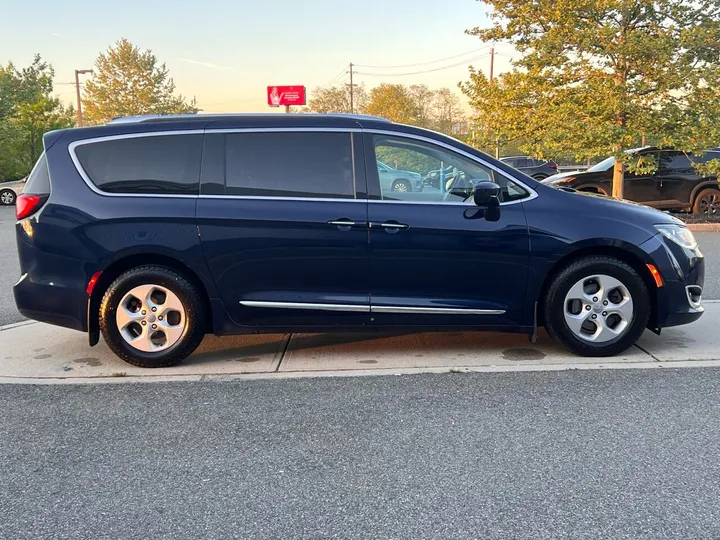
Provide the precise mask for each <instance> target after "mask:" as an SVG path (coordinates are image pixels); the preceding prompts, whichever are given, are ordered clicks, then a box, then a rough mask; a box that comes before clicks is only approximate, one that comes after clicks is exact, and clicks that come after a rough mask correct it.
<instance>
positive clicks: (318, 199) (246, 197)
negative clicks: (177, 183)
mask: <svg viewBox="0 0 720 540" xmlns="http://www.w3.org/2000/svg"><path fill="white" fill-rule="evenodd" d="M193 197H195V195H193ZM197 198H199V199H239V200H250V201H306V202H349V203H362V204H367V203H368V200H367V199H355V198H353V199H342V198H340V197H337V198H331V197H274V196H271V195H208V194H200V195H198V196H197Z"/></svg>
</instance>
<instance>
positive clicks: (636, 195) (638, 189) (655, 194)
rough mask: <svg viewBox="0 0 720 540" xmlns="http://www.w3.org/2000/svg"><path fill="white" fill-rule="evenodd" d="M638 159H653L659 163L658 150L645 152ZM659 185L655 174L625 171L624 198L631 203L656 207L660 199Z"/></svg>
mask: <svg viewBox="0 0 720 540" xmlns="http://www.w3.org/2000/svg"><path fill="white" fill-rule="evenodd" d="M637 157H640V158H643V157H652V158H653V159H654V160H655V162H656V163H657V161H658V152H657V150H651V151H643V152H642V153H641V154H639V155H638V156H637ZM658 187H659V184H658V182H657V179H656V178H655V174H653V173H647V172H644V173H637V174H636V173H632V172H630V171H628V170H627V169H626V170H625V185H624V193H623V197H624V198H625V199H627V200H629V201H634V202H639V203H643V204H647V205H650V206H656V205H657V202H658V200H659V199H660V192H659V191H658Z"/></svg>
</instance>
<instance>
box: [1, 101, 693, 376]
mask: <svg viewBox="0 0 720 540" xmlns="http://www.w3.org/2000/svg"><path fill="white" fill-rule="evenodd" d="M43 147H44V149H45V150H44V152H43V154H42V156H41V157H40V160H39V161H38V164H37V165H36V166H35V169H34V170H33V173H32V175H31V177H30V178H29V180H28V183H27V187H26V189H25V193H23V195H21V196H20V197H19V198H18V201H17V205H16V217H17V224H16V226H15V232H16V235H17V245H18V255H19V260H20V272H21V275H20V279H19V280H18V282H17V283H16V284H15V287H14V294H15V302H16V304H17V306H18V309H19V311H20V313H22V314H23V315H25V316H26V317H29V318H32V319H36V320H39V321H44V322H47V323H51V324H56V325H59V326H65V327H69V328H74V329H76V330H81V331H83V332H87V333H88V337H89V343H90V345H95V344H97V343H98V341H99V336H100V333H102V335H103V337H104V339H105V342H106V343H107V344H108V346H109V347H110V348H111V349H112V350H113V351H114V352H115V353H116V354H117V355H118V356H119V357H120V358H123V359H124V360H126V361H127V362H130V363H132V364H135V365H138V366H143V367H162V366H169V365H173V364H177V363H178V362H180V361H181V360H182V359H183V358H185V357H186V356H188V355H189V354H190V353H191V352H192V351H193V350H194V349H195V348H196V347H197V346H198V344H199V343H200V341H201V340H202V339H203V337H204V336H205V334H207V333H215V334H218V335H229V334H242V333H248V334H250V333H252V334H256V333H286V332H310V333H312V332H349V331H360V332H368V331H373V330H385V331H388V330H389V331H393V332H402V331H411V330H415V331H417V330H422V331H450V330H457V329H459V328H463V329H477V330H503V331H512V332H522V333H526V334H527V335H528V336H530V337H531V339H534V337H535V336H536V335H537V331H538V327H540V326H544V327H545V328H546V329H547V331H548V332H549V333H550V335H551V336H553V338H555V339H556V340H558V341H559V342H560V343H562V344H564V345H565V346H566V347H568V348H569V349H570V350H572V351H574V352H575V353H577V354H580V355H585V356H610V355H615V354H619V353H621V352H623V351H625V350H626V349H627V348H628V347H630V346H632V345H633V344H634V343H635V341H636V340H637V339H638V338H639V337H640V335H641V334H642V333H643V332H644V330H645V329H646V328H650V329H651V330H653V331H655V332H660V330H661V329H662V328H664V327H668V326H677V325H681V324H687V323H690V322H692V321H694V320H696V319H698V318H699V317H700V316H702V314H703V312H704V308H703V306H702V292H703V279H704V258H703V255H702V252H701V251H700V250H699V249H698V246H697V242H696V241H695V238H694V236H693V233H692V232H691V231H690V230H688V228H687V227H686V226H685V224H684V223H682V222H681V221H680V220H678V219H676V218H674V217H673V216H670V215H668V214H666V213H663V212H658V211H656V210H653V209H651V208H647V207H644V206H641V205H637V204H631V203H628V202H626V201H618V200H614V199H610V198H607V197H598V196H594V195H590V194H587V193H580V192H576V191H565V190H560V189H553V188H551V187H549V186H546V185H543V184H542V183H539V182H536V181H535V180H533V179H532V178H530V177H528V176H526V175H524V174H521V173H520V172H518V171H517V170H515V169H513V168H512V167H508V166H507V165H506V164H504V163H502V162H500V161H498V160H496V159H494V158H492V157H491V156H488V155H487V154H484V153H482V152H480V151H478V150H476V149H475V148H472V147H470V146H467V145H465V144H463V143H462V142H460V141H458V140H456V139H453V138H451V137H447V136H445V135H442V134H440V133H434V132H431V131H427V130H424V129H419V128H416V127H412V126H405V125H399V124H395V123H392V122H389V121H387V120H383V119H380V118H374V117H365V116H351V117H349V116H348V115H337V116H335V115H329V114H321V115H312V114H299V115H293V114H268V115H265V116H256V115H249V116H248V115H202V116H201V115H179V116H162V117H141V118H135V119H129V120H128V121H125V122H122V123H113V124H108V125H104V126H94V127H86V128H75V129H67V130H58V131H51V132H50V133H47V134H45V136H44V138H43ZM388 154H395V155H397V156H398V159H399V161H400V162H402V163H423V164H424V166H425V167H426V168H427V169H428V170H432V169H436V168H439V167H440V166H441V164H442V166H445V165H446V164H449V165H452V166H453V167H454V168H455V169H456V170H457V171H458V172H457V174H456V175H455V177H454V181H453V182H452V184H451V185H449V186H448V189H447V190H424V191H422V192H419V193H415V192H402V191H397V190H393V189H392V187H390V188H389V189H388V188H387V187H383V183H382V182H381V181H380V179H379V176H380V173H379V170H378V167H377V161H376V160H377V156H383V155H388Z"/></svg>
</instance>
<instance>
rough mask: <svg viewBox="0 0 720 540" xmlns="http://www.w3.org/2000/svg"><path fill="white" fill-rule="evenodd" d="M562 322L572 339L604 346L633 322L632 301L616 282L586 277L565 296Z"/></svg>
mask: <svg viewBox="0 0 720 540" xmlns="http://www.w3.org/2000/svg"><path fill="white" fill-rule="evenodd" d="M563 306H564V316H565V323H566V324H567V326H568V328H569V329H570V330H571V331H572V332H573V334H575V336H576V337H578V338H580V339H582V340H584V341H590V342H593V343H605V342H608V341H611V340H614V339H616V338H618V337H620V336H621V335H623V334H624V333H625V331H626V330H627V329H628V328H629V327H630V323H631V322H632V320H633V316H634V309H633V300H632V296H631V295H630V292H629V291H628V289H627V287H626V286H625V285H624V284H623V283H622V282H621V281H620V280H618V279H616V278H614V277H612V276H608V275H604V274H599V275H593V276H588V277H585V278H583V279H581V280H580V281H578V282H577V283H575V285H573V286H572V287H571V288H570V290H569V291H568V293H567V295H566V296H565V302H564V304H563Z"/></svg>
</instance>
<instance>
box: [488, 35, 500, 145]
mask: <svg viewBox="0 0 720 540" xmlns="http://www.w3.org/2000/svg"><path fill="white" fill-rule="evenodd" d="M494 72H495V45H493V46H492V47H491V48H490V82H491V83H492V82H493V75H494ZM495 159H500V141H495Z"/></svg>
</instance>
